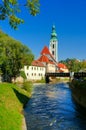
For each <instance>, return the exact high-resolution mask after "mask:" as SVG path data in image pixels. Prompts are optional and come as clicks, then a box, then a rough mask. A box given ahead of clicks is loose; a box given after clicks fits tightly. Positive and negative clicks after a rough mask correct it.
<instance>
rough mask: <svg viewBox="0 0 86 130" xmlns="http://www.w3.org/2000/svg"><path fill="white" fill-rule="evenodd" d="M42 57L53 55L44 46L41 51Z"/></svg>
mask: <svg viewBox="0 0 86 130" xmlns="http://www.w3.org/2000/svg"><path fill="white" fill-rule="evenodd" d="M41 55H51V53H50V51H49V49H48V47H47V46H44V48H43V50H42V51H41Z"/></svg>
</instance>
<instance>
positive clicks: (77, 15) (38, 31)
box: [0, 0, 86, 61]
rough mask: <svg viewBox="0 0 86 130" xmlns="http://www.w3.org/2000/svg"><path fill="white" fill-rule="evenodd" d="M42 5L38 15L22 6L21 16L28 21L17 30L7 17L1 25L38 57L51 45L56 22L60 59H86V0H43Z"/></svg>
mask: <svg viewBox="0 0 86 130" xmlns="http://www.w3.org/2000/svg"><path fill="white" fill-rule="evenodd" d="M23 1H24V0H23ZM40 4H41V6H40V13H39V14H38V15H37V16H35V17H33V16H31V15H30V14H29V13H28V11H27V10H25V8H22V13H21V14H20V16H21V17H22V18H23V19H24V20H25V23H24V24H22V25H20V26H19V29H18V30H17V31H15V30H13V29H11V27H10V26H9V24H8V21H7V20H6V21H0V28H1V29H2V30H3V31H4V32H5V33H7V34H9V35H10V36H12V37H13V38H15V39H16V40H19V41H21V42H22V43H23V44H25V45H27V46H28V47H29V48H30V49H31V50H32V52H33V54H34V55H35V58H38V57H39V56H40V51H41V50H42V49H43V47H44V46H45V45H46V46H49V42H50V36H51V30H52V25H53V24H54V25H55V26H56V32H57V37H58V59H59V61H60V60H65V59H66V58H77V59H80V60H82V59H86V0H40Z"/></svg>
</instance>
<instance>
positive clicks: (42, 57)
mask: <svg viewBox="0 0 86 130" xmlns="http://www.w3.org/2000/svg"><path fill="white" fill-rule="evenodd" d="M38 61H40V62H46V63H50V64H54V62H53V61H51V60H50V59H49V58H48V57H47V56H46V55H42V56H40V58H39V59H38Z"/></svg>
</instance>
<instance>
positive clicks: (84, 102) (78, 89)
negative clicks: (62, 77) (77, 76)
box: [69, 83, 86, 108]
mask: <svg viewBox="0 0 86 130" xmlns="http://www.w3.org/2000/svg"><path fill="white" fill-rule="evenodd" d="M69 86H70V89H71V91H72V96H73V98H74V99H75V101H76V102H77V103H78V104H79V105H81V106H82V107H84V108H86V88H83V87H82V86H74V85H73V84H72V83H71V84H70V85H69Z"/></svg>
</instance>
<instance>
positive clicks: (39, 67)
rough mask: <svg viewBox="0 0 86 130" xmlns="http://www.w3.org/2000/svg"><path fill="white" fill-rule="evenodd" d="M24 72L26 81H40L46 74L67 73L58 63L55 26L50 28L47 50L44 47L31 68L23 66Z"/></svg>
mask: <svg viewBox="0 0 86 130" xmlns="http://www.w3.org/2000/svg"><path fill="white" fill-rule="evenodd" d="M24 72H25V75H26V77H27V80H41V79H43V78H44V77H45V73H46V72H51V73H54V72H68V69H67V67H66V66H65V65H64V64H62V63H58V39H57V34H56V29H55V26H54V25H53V26H52V32H51V38H50V44H49V49H48V47H47V46H44V48H43V49H42V51H41V53H40V57H39V58H38V59H37V60H34V61H33V62H32V64H31V66H29V67H28V66H24Z"/></svg>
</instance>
